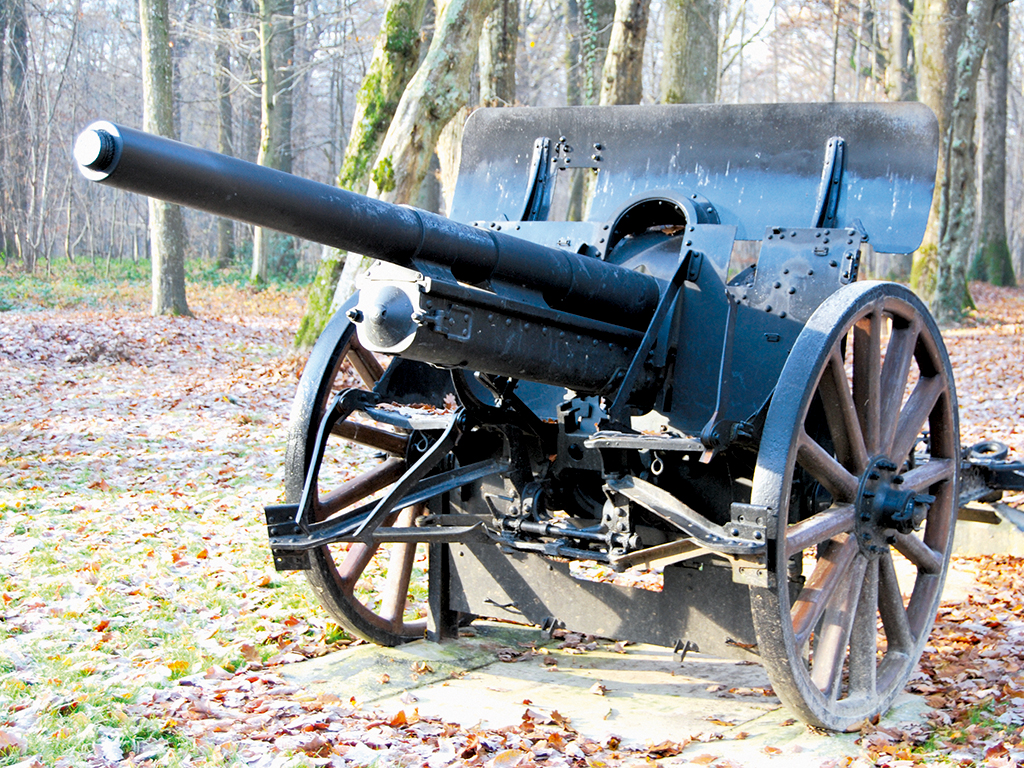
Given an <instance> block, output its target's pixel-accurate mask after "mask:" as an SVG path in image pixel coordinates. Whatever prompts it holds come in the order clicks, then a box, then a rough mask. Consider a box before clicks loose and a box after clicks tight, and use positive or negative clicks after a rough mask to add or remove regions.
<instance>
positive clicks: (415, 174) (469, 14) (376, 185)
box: [369, 0, 494, 202]
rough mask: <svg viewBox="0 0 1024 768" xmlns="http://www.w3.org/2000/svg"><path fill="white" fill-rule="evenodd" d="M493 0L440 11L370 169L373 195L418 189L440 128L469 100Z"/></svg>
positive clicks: (458, 1) (468, 0)
mask: <svg viewBox="0 0 1024 768" xmlns="http://www.w3.org/2000/svg"><path fill="white" fill-rule="evenodd" d="M493 4H494V0H475V1H474V0H450V1H449V2H448V4H447V5H446V6H445V8H444V10H443V12H442V13H441V15H440V16H439V17H438V19H437V24H436V29H435V31H434V39H433V40H431V42H430V49H429V50H428V51H427V55H426V58H424V60H423V63H422V64H421V65H420V67H419V69H418V70H417V71H416V74H415V75H413V78H412V80H410V81H409V85H408V86H407V87H406V89H405V93H403V94H402V100H401V101H400V102H399V103H398V108H397V109H396V110H395V117H394V119H393V120H392V121H391V126H390V127H389V128H388V132H387V135H386V136H385V137H384V142H383V143H382V144H381V149H380V153H379V154H378V156H377V162H376V164H375V165H374V168H373V172H372V173H371V174H370V187H369V191H370V194H371V195H373V196H374V197H377V198H379V199H381V200H387V201H389V202H405V201H407V200H411V199H414V198H415V195H416V194H417V193H418V192H419V188H420V184H421V183H422V181H423V177H424V176H426V174H427V169H428V168H429V166H430V158H431V157H432V156H433V154H434V146H435V145H436V144H437V136H438V134H439V133H440V132H441V129H442V128H444V126H445V125H447V124H448V121H449V120H451V119H452V117H454V116H455V113H456V112H458V110H459V108H460V107H462V106H463V105H464V104H466V103H467V101H468V100H469V74H470V72H471V71H472V69H473V63H474V61H475V59H476V57H475V55H474V54H475V53H476V52H477V46H478V45H479V40H480V31H481V29H482V27H483V22H484V19H485V18H486V17H487V15H488V14H489V13H490V11H491V8H492V7H493Z"/></svg>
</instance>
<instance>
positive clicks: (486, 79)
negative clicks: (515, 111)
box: [480, 0, 519, 107]
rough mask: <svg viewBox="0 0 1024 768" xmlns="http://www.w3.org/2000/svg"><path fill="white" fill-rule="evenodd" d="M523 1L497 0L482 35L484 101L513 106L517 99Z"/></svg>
mask: <svg viewBox="0 0 1024 768" xmlns="http://www.w3.org/2000/svg"><path fill="white" fill-rule="evenodd" d="M518 43H519V0H496V2H495V3H494V10H493V11H492V12H491V15H490V16H488V17H487V19H486V20H485V21H484V29H483V33H482V34H481V35H480V103H481V104H482V105H484V106H489V107H499V106H511V105H512V104H514V103H515V101H516V48H517V46H518Z"/></svg>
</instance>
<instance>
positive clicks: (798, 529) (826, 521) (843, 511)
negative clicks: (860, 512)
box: [786, 504, 856, 558]
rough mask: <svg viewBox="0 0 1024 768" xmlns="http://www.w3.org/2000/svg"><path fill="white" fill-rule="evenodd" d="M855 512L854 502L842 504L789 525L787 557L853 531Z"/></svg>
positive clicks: (787, 531) (787, 530)
mask: <svg viewBox="0 0 1024 768" xmlns="http://www.w3.org/2000/svg"><path fill="white" fill-rule="evenodd" d="M855 514H856V510H855V509H854V506H853V504H841V505H839V506H835V507H830V508H829V509H826V510H825V511H823V512H819V513H818V514H816V515H811V516H810V517H808V518H807V519H806V520H801V521H800V522H799V523H794V524H793V525H791V526H789V527H788V528H787V529H786V557H787V558H789V557H793V556H794V555H797V554H799V553H800V552H803V551H804V550H805V549H807V548H808V547H813V546H814V545H815V544H820V543H821V542H823V541H828V540H829V539H832V538H835V537H836V536H839V535H840V534H842V533H847V532H849V531H852V530H853V525H854V521H855V517H854V516H855Z"/></svg>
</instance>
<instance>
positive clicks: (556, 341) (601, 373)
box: [75, 104, 1024, 729]
mask: <svg viewBox="0 0 1024 768" xmlns="http://www.w3.org/2000/svg"><path fill="white" fill-rule="evenodd" d="M495 148H498V149H499V153H498V154H495V152H494V150H495ZM936 152H937V127H936V122H935V119H934V116H933V115H932V114H931V112H930V111H928V110H927V108H925V107H922V106H921V105H916V104H890V105H864V104H857V105H764V106H666V107H618V108H570V109H499V110H478V111H477V112H475V113H474V114H473V116H472V117H471V118H470V120H469V122H468V123H467V125H466V128H465V134H464V141H463V148H462V160H461V171H460V175H459V180H458V183H457V187H456V190H455V196H454V200H453V203H452V215H451V219H445V218H443V217H440V216H436V215H433V214H429V213H426V212H423V211H417V210H414V209H411V208H406V207H400V206H394V205H389V204H386V203H382V202H380V201H376V200H372V199H369V198H365V197H362V196H359V195H355V194H352V193H349V192H346V191H343V190H340V189H337V188H334V187H330V186H327V185H323V184H317V183H315V182H311V181H307V180H303V179H299V178H297V177H294V176H291V175H288V174H284V173H280V172H277V171H273V170H270V169H266V168H260V167H258V166H254V165H251V164H248V163H244V162H242V161H239V160H236V159H232V158H227V157H223V156H220V155H216V154H214V153H211V152H206V151H203V150H198V149H194V148H190V147H186V146H184V145H181V144H178V143H176V142H172V141H169V140H166V139H161V138H158V137H153V136H149V135H147V134H144V133H141V132H138V131H134V130H130V129H126V128H121V127H118V126H114V125H112V124H110V123H97V124H94V125H92V126H90V128H89V129H87V130H86V131H85V133H83V134H82V136H81V137H80V138H79V141H78V143H77V145H76V148H75V155H76V159H77V160H78V162H79V165H80V167H81V168H82V171H83V173H85V175H86V176H87V177H89V178H92V179H94V180H96V181H100V182H102V183H106V184H111V185H114V186H117V187H121V188H124V189H129V190H133V191H136V192H141V193H143V194H148V195H153V196H156V197H160V198H163V199H166V200H170V201H171V202H175V203H180V204H183V205H187V206H191V207H194V208H199V209H201V210H205V211H209V212H211V213H216V214H219V215H224V216H230V217H233V218H237V219H240V220H243V221H248V222H250V223H253V224H257V225H260V226H265V227H271V228H275V229H278V230H281V231H284V232H287V233H290V234H294V235H297V236H300V237H305V238H308V239H311V240H315V241H317V242H320V243H324V244H327V245H331V246H336V247H339V248H344V249H347V250H350V251H355V252H358V253H362V254H365V255H369V256H372V257H375V258H377V259H379V260H380V261H378V262H377V263H375V264H374V266H373V267H372V268H371V269H370V270H369V272H368V273H367V274H366V275H365V276H364V278H363V280H362V283H361V285H360V291H359V294H358V296H356V297H354V298H353V299H352V300H351V301H349V302H348V303H347V304H346V305H345V306H344V307H342V309H341V310H340V311H339V312H338V313H337V314H336V315H335V316H334V317H333V319H332V320H331V321H330V323H329V324H328V326H327V327H326V329H325V330H324V332H323V334H322V336H321V338H320V339H319V341H318V342H317V344H316V346H315V347H314V349H313V351H312V353H311V355H310V359H309V362H308V363H307V366H306V369H305V372H304V374H303V377H302V380H301V382H300V384H299V390H298V393H297V396H296V399H295V403H294V406H293V409H292V415H291V424H290V427H289V438H288V450H287V455H286V459H285V461H286V472H285V475H286V477H285V484H286V488H285V495H286V500H287V502H288V503H286V504H281V505H272V506H268V507H267V508H266V516H267V525H268V532H269V538H270V544H271V548H272V550H273V555H274V561H275V565H276V566H277V568H278V569H279V570H304V571H305V572H306V574H307V576H308V578H309V581H310V583H311V584H312V586H313V588H314V590H315V591H316V593H317V596H318V597H319V599H320V600H321V602H322V603H323V604H324V605H325V607H326V608H327V609H328V611H330V612H331V614H332V615H333V616H334V617H335V618H336V619H337V620H338V621H339V622H340V623H341V624H343V625H344V626H345V627H347V628H348V629H350V630H351V631H353V632H354V633H356V634H357V635H360V636H362V637H364V638H366V639H368V640H371V641H373V642H376V643H380V644H385V645H393V644H397V643H401V642H405V641H407V640H411V639H414V638H419V637H422V636H423V635H424V633H425V632H426V633H428V635H429V636H431V637H433V638H435V639H439V640H442V639H445V638H446V637H450V636H452V635H453V634H454V633H455V632H457V628H458V625H459V623H460V622H462V621H465V620H467V619H468V618H471V617H474V616H489V617H496V618H505V619H512V620H517V621H526V622H530V623H535V624H544V625H546V626H549V627H554V626H566V627H568V628H571V629H574V630H578V631H582V632H587V633H591V634H596V635H601V636H605V637H614V638H617V639H624V640H636V641H646V642H654V643H658V644H662V645H668V646H672V645H675V646H676V647H677V648H679V649H694V648H695V649H698V650H699V651H702V652H709V653H712V654H716V655H723V656H727V657H740V658H754V659H759V660H760V661H761V663H763V665H764V666H765V667H766V669H767V671H768V674H769V676H770V678H771V681H772V685H773V687H774V689H775V691H776V693H777V694H778V695H779V697H780V698H781V699H782V700H783V702H784V703H786V704H787V705H788V706H789V707H790V708H792V709H793V710H794V711H796V712H797V713H799V714H800V716H801V717H803V718H804V719H805V720H806V721H807V722H809V723H812V724H814V725H818V726H823V727H827V728H832V729H847V728H851V727H855V726H856V725H858V724H859V723H860V722H861V721H863V720H864V719H865V718H869V717H871V716H873V715H874V714H876V713H878V712H880V711H883V710H885V709H887V708H888V706H889V705H890V703H891V702H892V700H893V699H894V698H895V696H896V695H897V694H898V693H899V692H900V691H901V690H902V689H903V686H904V684H905V682H906V680H907V678H908V677H909V675H910V673H911V672H912V670H913V669H914V667H915V666H916V664H917V660H918V658H919V657H920V654H921V651H922V649H923V647H924V645H925V643H926V642H927V636H928V633H929V631H930V628H931V625H932V621H933V619H934V616H935V613H936V608H937V606H938V602H939V599H940V595H941V591H942V584H943V581H944V578H945V573H946V569H947V565H948V561H949V556H950V548H951V543H952V537H953V530H954V524H955V521H956V514H957V510H958V508H959V506H960V505H961V503H963V502H964V501H965V500H969V499H970V498H979V497H981V496H982V495H984V494H986V493H989V492H991V490H992V488H994V487H1007V488H1009V487H1013V488H1021V487H1024V476H1022V472H1021V470H1022V469H1024V468H1022V467H1021V465H1010V464H1006V463H1005V462H1003V463H1000V462H999V461H993V460H992V459H991V457H989V458H988V459H985V460H984V461H978V462H973V463H972V462H971V461H969V460H968V459H967V458H966V457H965V456H966V455H965V453H964V452H963V450H962V448H961V446H960V440H959V430H958V423H957V404H956V391H955V385H954V380H953V373H952V370H951V368H950V364H949V360H948V357H947V354H946V351H945V348H944V346H943V343H942V339H941V336H940V334H939V331H938V329H937V327H936V325H935V323H934V322H933V320H932V319H931V317H930V316H929V314H928V312H927V310H926V308H925V307H924V305H923V304H922V303H921V301H920V300H919V299H918V298H917V297H916V296H914V294H913V293H911V292H910V291H909V290H907V289H906V288H904V287H902V286H900V285H897V284H893V283H884V282H857V271H858V265H859V259H860V250H861V245H862V244H863V243H865V242H868V241H869V239H870V242H871V243H872V244H873V246H874V247H875V248H876V249H877V250H880V251H883V252H893V253H909V252H910V251H912V250H913V249H914V248H916V247H917V246H918V245H919V243H920V240H921V237H922V235H923V232H924V228H925V224H926V221H927V216H928V211H929V208H930V204H931V197H932V187H933V180H934V174H935V162H936ZM572 169H583V170H582V171H576V172H577V173H582V174H584V175H587V176H590V187H591V189H592V190H593V199H592V201H591V202H590V209H589V212H588V214H587V215H586V220H584V221H564V220H556V219H559V218H564V217H562V216H559V215H558V212H557V209H558V208H559V207H560V206H562V207H564V203H560V202H559V195H560V194H561V191H562V188H563V187H564V186H565V182H564V181H559V177H565V176H567V175H569V173H570V172H572ZM750 240H758V241H760V246H759V253H758V256H757V260H756V263H753V264H750V265H743V264H741V265H740V266H739V268H738V267H737V266H736V264H734V263H733V262H734V261H737V259H736V258H734V257H735V256H736V255H737V254H739V253H740V250H741V249H740V248H737V247H736V243H737V242H740V241H750ZM381 355H387V356H392V359H391V361H390V364H389V365H387V366H386V367H384V366H383V365H382V364H381V362H380V359H381V358H380V356H381ZM360 446H361V447H363V448H364V449H365V453H364V454H363V458H361V459H359V460H357V458H356V456H355V451H356V448H358V447H360ZM370 457H372V458H370ZM368 463H369V464H370V468H367V464H368ZM354 468H355V471H357V472H358V475H357V476H356V477H354V478H352V470H353V469H354ZM962 476H963V477H965V478H968V479H969V480H970V482H965V483H964V484H963V488H964V492H963V493H961V492H960V480H961V477H962ZM587 563H590V564H598V565H600V566H602V567H604V568H605V569H606V570H608V569H610V570H612V571H623V570H627V569H631V568H636V567H648V568H654V569H656V570H657V571H660V572H661V574H662V578H663V585H662V588H661V590H660V591H650V590H644V589H633V588H629V587H624V586H617V585H615V584H612V583H606V582H598V581H590V580H584V579H581V578H578V576H579V575H580V567H581V564H584V565H585V564H587ZM422 570H426V571H427V585H428V588H427V593H426V595H423V594H422V591H421V589H420V588H419V587H418V586H417V582H418V581H421V580H418V579H414V573H416V572H417V571H422ZM584 570H585V568H584Z"/></svg>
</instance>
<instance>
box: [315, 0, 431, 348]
mask: <svg viewBox="0 0 1024 768" xmlns="http://www.w3.org/2000/svg"><path fill="white" fill-rule="evenodd" d="M425 6H426V0H416V1H415V2H409V0H389V2H388V6H387V8H386V10H385V12H384V20H383V22H382V23H381V27H380V32H379V33H378V34H377V38H376V40H375V42H374V46H373V59H372V61H371V62H370V67H369V69H368V70H367V73H366V76H365V77H364V78H363V83H362V86H361V87H360V89H359V94H358V95H357V96H356V109H355V114H354V115H353V117H352V132H351V135H350V136H349V140H348V146H347V148H346V149H345V158H344V160H343V161H342V165H341V171H340V173H339V174H338V186H339V187H341V188H342V189H350V190H352V191H353V192H360V193H365V192H366V189H367V187H368V186H369V182H370V170H371V168H372V166H373V161H374V160H375V159H376V158H377V154H378V152H379V151H380V145H381V142H383V141H384V136H385V135H386V133H387V130H388V126H389V125H391V119H392V117H393V116H394V114H395V109H396V108H397V106H398V101H399V99H400V98H401V97H402V93H403V91H404V90H405V87H406V85H408V83H409V80H410V79H411V78H412V76H413V74H414V73H415V71H416V66H417V64H418V63H419V55H420V25H421V24H422V22H423V13H424V8H425ZM350 261H351V263H349V264H348V266H349V269H348V274H344V275H343V271H342V270H343V266H344V265H345V264H346V255H345V254H344V253H342V252H341V251H338V250H337V249H331V248H325V249H324V253H323V255H322V257H321V260H320V264H319V265H318V267H317V274H316V277H315V278H314V280H313V284H312V286H311V287H310V292H309V305H308V309H307V310H306V315H305V317H303V318H302V323H301V324H300V326H299V331H298V334H296V339H295V343H296V344H298V345H304V346H308V345H311V344H313V343H314V342H315V341H316V339H317V337H318V336H319V335H320V331H322V330H323V327H324V325H326V324H327V321H328V320H329V319H330V317H331V312H332V311H333V309H334V307H335V306H336V305H338V304H340V303H341V301H343V300H344V299H345V298H347V297H348V296H349V295H350V294H351V292H352V290H353V288H352V287H351V286H353V285H354V281H355V276H356V274H357V273H358V271H359V267H360V266H361V265H360V262H362V261H363V259H362V258H361V257H357V256H356V257H352V258H351V260H350ZM336 297H338V300H336Z"/></svg>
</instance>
